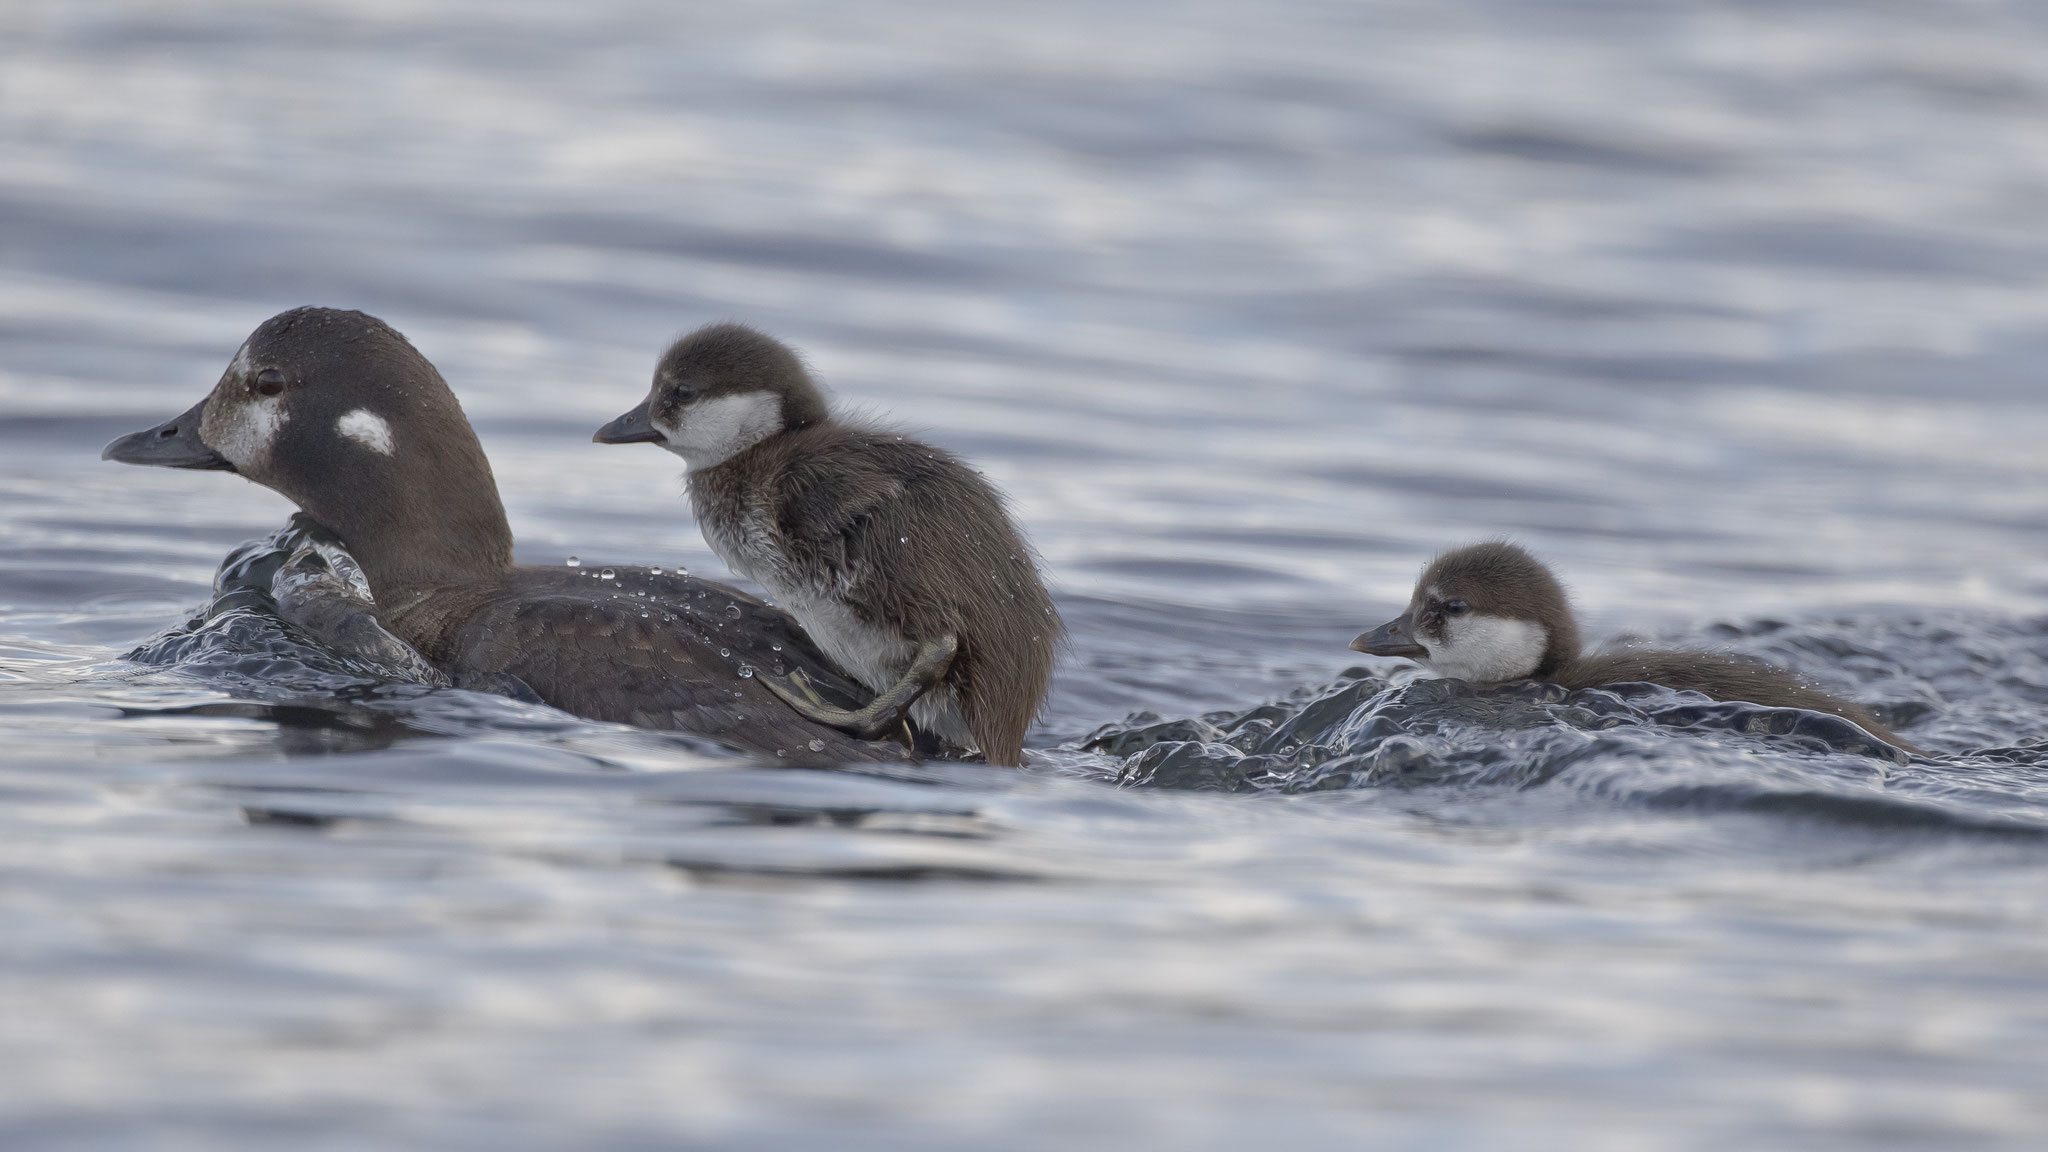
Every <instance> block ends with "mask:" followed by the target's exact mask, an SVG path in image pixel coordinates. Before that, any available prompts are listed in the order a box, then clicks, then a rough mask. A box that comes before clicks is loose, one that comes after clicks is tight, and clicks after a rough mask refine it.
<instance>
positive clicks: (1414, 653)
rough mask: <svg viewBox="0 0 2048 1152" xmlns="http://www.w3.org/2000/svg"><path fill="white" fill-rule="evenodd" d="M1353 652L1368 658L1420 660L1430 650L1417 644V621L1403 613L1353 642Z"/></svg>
mask: <svg viewBox="0 0 2048 1152" xmlns="http://www.w3.org/2000/svg"><path fill="white" fill-rule="evenodd" d="M1351 650H1352V651H1354V652H1363V653H1365V654H1366V655H1368V656H1405V657H1407V658H1408V659H1410V660H1420V659H1423V658H1424V657H1426V656H1428V655H1429V649H1427V648H1424V647H1423V646H1422V645H1420V644H1417V643H1416V642H1415V619H1414V617H1413V616H1412V615H1410V614H1409V613H1406V612H1403V613H1402V614H1401V615H1399V616H1396V617H1394V618H1393V619H1392V620H1389V621H1387V622H1386V623H1385V624H1382V625H1380V626H1379V627H1377V628H1375V629H1373V630H1372V631H1370V632H1367V633H1366V634H1365V635H1363V636H1360V637H1359V638H1358V639H1356V640H1353V641H1352V642H1351Z"/></svg>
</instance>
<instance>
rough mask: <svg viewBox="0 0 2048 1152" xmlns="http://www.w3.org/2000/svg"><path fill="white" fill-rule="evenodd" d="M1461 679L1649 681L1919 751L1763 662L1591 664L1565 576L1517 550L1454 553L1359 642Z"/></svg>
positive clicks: (1622, 655)
mask: <svg viewBox="0 0 2048 1152" xmlns="http://www.w3.org/2000/svg"><path fill="white" fill-rule="evenodd" d="M1351 647H1352V649H1353V650H1355V651H1359V652H1364V653H1366V654H1368V655H1372V656H1401V657H1406V658H1408V659H1410V660H1414V661H1415V662H1416V663H1418V664H1421V665H1423V666H1424V667H1426V668H1428V669H1430V670H1431V671H1433V672H1436V673H1439V674H1441V675H1443V676H1446V677H1453V678H1456V679H1459V680H1471V681H1475V682H1478V683H1496V682H1499V681H1503V680H1547V681H1549V682H1551V683H1553V684H1558V685H1562V686H1563V687H1566V688H1592V687H1597V686H1599V685H1602V684H1623V683H1634V682H1638V681H1640V682H1646V683H1651V684H1662V685H1664V686H1665V687H1667V688H1677V689H1680V690H1686V691H1693V692H1699V693H1701V694H1703V695H1706V696H1709V697H1712V698H1713V699H1715V700H1742V701H1747V702H1748V703H1751V704H1761V705H1764V706H1765V707H1769V708H1806V709H1810V710H1812V711H1815V712H1832V713H1834V714H1835V715H1837V716H1840V717H1842V718H1843V719H1845V720H1848V721H1850V722H1851V723H1853V724H1856V725H1857V726H1858V727H1860V728H1862V729H1863V730H1864V731H1866V732H1869V733H1870V734H1871V735H1873V736H1876V737H1877V738H1878V739H1880V740H1883V741H1884V742H1885V743H1887V744H1891V745H1894V746H1896V747H1899V748H1903V749H1905V750H1906V751H1908V752H1919V751H1920V749H1918V748H1915V747H1913V746H1912V745H1911V744H1908V743H1906V742H1905V741H1904V740H1901V739H1899V737H1898V736H1896V735H1894V734H1893V733H1892V731H1891V730H1890V729H1888V728H1886V727H1885V726H1884V725H1883V724H1881V723H1879V722H1878V719H1877V717H1875V716H1873V715H1871V714H1870V712H1869V711H1868V710H1866V709H1865V708H1863V707H1862V706H1861V705H1858V704H1852V703H1850V702H1849V701H1847V700H1840V699H1837V698H1835V697H1833V696H1830V695H1828V694H1827V693H1825V692H1822V691H1821V690H1819V689H1818V688H1814V687H1812V686H1810V685H1808V684H1806V683H1804V682H1802V681H1801V680H1800V679H1799V678H1798V677H1796V676H1794V675H1793V674H1792V673H1790V672H1787V671H1785V670H1784V669H1782V668H1776V667H1773V666H1771V665H1769V664H1764V663H1761V662H1759V661H1754V660H1750V659H1746V658H1744V657H1740V656H1732V655H1723V654H1720V653H1713V652H1658V651H1650V650H1644V649H1635V648H1620V649H1614V650H1611V651H1606V652H1599V653H1595V654H1594V655H1591V656H1582V655H1580V653H1579V626H1578V622H1577V621H1576V620H1575V619H1574V618H1573V616H1572V609H1571V603H1570V601H1569V600H1568V599H1567V598H1566V596H1565V591H1564V588H1563V587H1562V586H1561V585H1559V584H1558V582H1557V577H1555V576H1553V575H1551V573H1550V569H1548V568H1546V567H1544V566H1543V564H1542V562H1541V561H1539V560H1537V559H1536V558H1535V557H1534V556H1531V555H1529V553H1527V552H1525V551H1523V550H1522V549H1521V548H1518V547H1516V546H1515V545H1513V544H1508V543H1505V542H1503V541H1490V542H1488V543H1485V544H1474V545H1471V546H1469V547H1465V548H1459V549H1456V550H1454V551H1451V552H1446V553H1444V554H1443V555H1441V556H1439V557H1437V558H1436V559H1435V560H1432V561H1430V563H1429V566H1428V567H1427V568H1425V569H1423V572H1422V579H1420V580H1419V581H1417V582H1416V585H1415V594H1414V596H1413V598H1411V599H1410V600H1409V602H1408V611H1407V612H1405V613H1403V614H1402V615H1401V616H1399V617H1397V618H1395V619H1393V620H1390V621H1388V622H1387V623H1385V624H1382V625H1380V626H1379V627H1378V628H1375V629H1373V630H1372V631H1370V632H1368V633H1366V634H1365V635H1363V636H1360V637H1358V638H1357V639H1356V640H1353V641H1352V642H1351Z"/></svg>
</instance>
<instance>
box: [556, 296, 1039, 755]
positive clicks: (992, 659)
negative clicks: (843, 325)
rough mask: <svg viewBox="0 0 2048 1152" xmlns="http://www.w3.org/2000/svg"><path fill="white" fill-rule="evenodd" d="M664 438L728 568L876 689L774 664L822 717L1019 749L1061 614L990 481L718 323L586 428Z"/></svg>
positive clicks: (791, 697) (772, 349)
mask: <svg viewBox="0 0 2048 1152" xmlns="http://www.w3.org/2000/svg"><path fill="white" fill-rule="evenodd" d="M592 439H594V440H596V441H597V442H598V443H601V444H639V443H649V444H659V445H661V446H662V447H663V448H666V449H668V450H669V451H671V452H673V453H675V454H676V455H678V456H680V457H682V458H683V462H684V463H685V465H686V466H687V468H688V486H689V493H690V506H691V508H692V510H693V511H694V512H695V513H696V517H697V522H698V524H699V525H700V527H701V528H702V530H703V532H704V538H705V540H706V541H707V542H708V543H709V544H710V545H711V547H712V550H713V551H715V552H717V553H718V555H719V556H720V558H722V559H723V560H724V561H725V562H726V564H727V565H729V566H730V567H731V568H732V569H733V571H735V572H738V573H740V574H741V575H743V576H746V577H748V578H749V579H751V580H754V581H755V582H757V583H759V584H760V585H761V586H762V587H763V588H765V589H767V590H768V593H769V595H770V596H772V597H774V598H775V600H776V601H777V602H778V603H779V604H780V605H781V606H782V607H783V609H784V610H786V611H787V612H789V614H790V615H792V616H794V617H795V618H796V619H797V622H798V623H800V624H801V625H803V627H804V630H805V631H807V632H808V633H810V635H811V637H812V639H813V640H815V641H816V642H817V644H818V646H819V647H820V648H822V649H823V650H824V652H825V654H826V655H828V656H830V657H831V658H832V659H833V660H834V661H836V662H837V663H838V664H839V665H840V666H841V667H843V668H845V669H846V670H847V671H848V672H850V673H851V674H852V675H853V676H854V678H855V679H857V680H859V681H861V682H862V683H864V684H866V685H867V686H868V687H869V688H870V689H872V690H873V691H875V692H876V693H877V695H876V697H875V699H874V700H873V702H872V703H870V704H869V705H868V706H866V707H864V708H861V709H857V710H842V709H834V708H829V707H825V706H822V705H821V704H820V703H819V702H817V701H814V700H811V699H809V693H808V692H807V690H806V688H805V686H804V685H803V684H802V682H801V681H800V680H798V679H796V678H794V677H792V678H791V679H789V680H779V679H770V680H769V681H768V684H769V686H770V687H771V688H772V689H774V690H775V691H776V692H777V693H778V694H780V695H782V696H783V698H784V699H785V700H787V701H789V703H790V705H791V706H792V707H794V708H797V709H798V710H799V711H801V712H803V713H804V714H805V715H806V716H809V717H811V718H812V719H815V720H818V721H820V722H821V723H827V724H831V725H833V726H835V727H839V728H842V729H844V730H847V731H850V732H853V733H854V734H856V735H870V734H872V733H874V732H877V731H879V730H881V729H882V728H884V727H886V726H888V725H889V724H891V723H893V718H894V717H896V716H898V715H900V714H901V713H902V711H903V709H904V708H906V707H908V708H909V709H910V715H911V716H912V717H913V718H915V719H916V720H917V722H918V723H919V724H920V725H921V726H922V727H923V728H925V729H926V730H928V731H931V732H934V733H936V734H938V735H939V736H941V737H944V738H945V739H946V740H949V741H951V742H953V743H955V744H959V745H963V746H969V745H971V746H973V747H977V748H979V749H980V751H981V753H982V754H983V756H985V757H986V758H987V760H988V761H989V762H990V763H992V764H1017V763H1020V762H1021V761H1022V758H1023V750H1024V732H1025V729H1026V728H1028V727H1029V726H1030V723H1031V720H1032V718H1033V717H1034V716H1035V715H1036V714H1037V712H1038V708H1039V705H1040V704H1041V702H1042V701H1043V700H1044V698H1045V692H1046V688H1047V686H1048V685H1049V684H1050V682H1051V679H1052V668H1053V659H1054V656H1055V653H1056V651H1057V646H1058V643H1059V639H1060V631H1061V625H1060V618H1059V614H1058V612H1057V611H1056V610H1055V609H1054V607H1053V603H1052V598H1051V597H1050V596H1049V595H1048V594H1047V593H1046V590H1045V585H1044V583H1043V582H1042V581H1041V580H1040V578H1039V574H1038V569H1037V567H1036V565H1035V563H1034V556H1033V554H1032V551H1031V547H1030V545H1029V544H1027V543H1026V542H1025V540H1024V537H1023V535H1022V534H1021V533H1019V532H1018V530H1017V527H1016V525H1014V524H1013V523H1012V522H1011V520H1010V518H1009V516H1008V514H1007V513H1006V512H1005V511H1004V509H1003V501H1002V497H1001V496H1000V495H998V494H997V492H996V490H995V489H994V488H993V487H992V486H991V485H990V484H989V482H988V481H987V480H985V479H983V478H982V476H981V475H980V474H979V473H977V472H975V471H974V470H973V469H971V468H969V467H968V466H967V465H966V464H964V463H962V462H961V461H960V460H958V459H957V458H955V457H954V456H952V455H951V454H949V453H947V452H944V451H941V450H940V449H938V448H935V447H933V446H931V445H929V444H924V443H921V442H919V441H917V440H913V439H911V438H909V437H907V436H903V435H900V434H897V433H895V432H891V431H888V430H885V429H881V428H875V427H869V426H866V425H862V424H856V423H850V422H847V421H844V420H840V419H837V418H835V417H834V416H833V415H832V413H831V412H830V411H829V410H828V409H827V407H826V404H825V399H824V397H823V395H821V394H820V392H819V390H818V387H817V385H816V384H814V383H813V382H812V380H811V377H810V374H809V373H808V372H807V371H805V369H804V366H803V364H802V362H801V361H799V360H798V359H797V356H796V353H795V352H793V351H791V350H790V349H789V348H788V347H786V346H785V345H783V344H782V343H780V342H779V341H777V340H775V339H773V338H772V337H770V336H767V335H765V334H763V333H761V332H757V331H755V330H754V329H751V328H747V327H745V326H742V325H739V324H713V325H710V326H708V327H705V328H701V329H699V330H697V331H696V332H693V333H691V334H689V335H688V336H685V337H683V338H682V339H681V340H678V341H677V342H676V343H675V344H674V345H673V346H672V347H670V348H669V350H668V352H667V353H666V354H665V355H664V356H663V357H662V358H661V362H660V364H659V366H658V367H657V368H656V370H655V373H654V382H653V385H652V387H651V388H650V389H649V392H648V395H647V399H646V400H644V401H642V402H641V403H640V404H639V405H638V406H637V407H635V408H633V409H632V410H631V411H629V412H627V413H626V414H625V415H623V416H620V417H619V418H618V419H616V420H614V421H612V422H611V423H609V424H607V425H605V426H604V427H603V428H601V429H599V430H598V432H597V434H596V435H595V436H593V437H592Z"/></svg>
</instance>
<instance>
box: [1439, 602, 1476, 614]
mask: <svg viewBox="0 0 2048 1152" xmlns="http://www.w3.org/2000/svg"><path fill="white" fill-rule="evenodd" d="M1471 610H1472V606H1471V605H1470V604H1467V603H1465V602H1464V601H1463V600H1446V601H1444V615H1446V616H1463V615H1464V614H1465V613H1467V612H1470V611H1471Z"/></svg>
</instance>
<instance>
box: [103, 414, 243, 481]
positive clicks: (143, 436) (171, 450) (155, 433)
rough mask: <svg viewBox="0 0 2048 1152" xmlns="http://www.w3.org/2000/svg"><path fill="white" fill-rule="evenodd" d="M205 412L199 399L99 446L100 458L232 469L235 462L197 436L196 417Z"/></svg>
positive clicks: (161, 466)
mask: <svg viewBox="0 0 2048 1152" xmlns="http://www.w3.org/2000/svg"><path fill="white" fill-rule="evenodd" d="M205 412H206V401H204V400H201V401H200V402H199V403H197V404H194V405H193V406H192V407H191V408H189V409H187V410H186V411H185V413H184V414H183V415H181V416H173V417H171V418H170V419H169V420H166V421H164V422H163V423H161V424H159V425H157V426H156V427H154V428H151V429H149V430H148V431H146V432H130V433H129V434H128V435H126V436H123V437H121V438H120V439H119V440H116V441H114V442H113V443H112V444H109V445H107V446H106V447H105V448H102V449H100V459H102V460H119V461H120V462H121V463H123V464H153V465H155V466H156V467H158V468H206V469H211V470H213V471H216V472H233V471H234V470H235V466H234V465H233V464H230V463H228V461H227V458H226V457H224V456H222V455H221V454H220V453H218V452H215V451H214V450H213V449H211V448H208V447H207V446H206V443H205V442H204V441H202V440H200V439H199V419H200V417H201V416H202V415H204V413H205Z"/></svg>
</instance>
